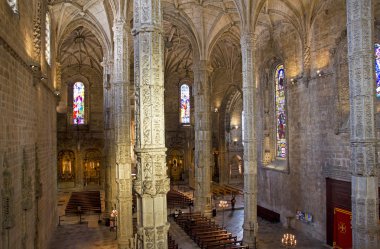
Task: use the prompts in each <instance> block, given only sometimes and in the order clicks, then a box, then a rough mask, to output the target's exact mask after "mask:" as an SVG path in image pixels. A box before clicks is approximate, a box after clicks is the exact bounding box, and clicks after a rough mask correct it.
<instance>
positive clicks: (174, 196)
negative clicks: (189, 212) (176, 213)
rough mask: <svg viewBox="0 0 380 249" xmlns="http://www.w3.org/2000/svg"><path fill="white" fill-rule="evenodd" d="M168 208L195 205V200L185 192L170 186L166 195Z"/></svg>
mask: <svg viewBox="0 0 380 249" xmlns="http://www.w3.org/2000/svg"><path fill="white" fill-rule="evenodd" d="M166 198H167V206H168V208H178V207H179V208H188V207H189V205H193V200H192V199H191V198H189V197H188V196H186V195H185V194H183V193H181V192H179V191H177V190H175V189H173V188H170V190H169V192H168V193H167V195H166Z"/></svg>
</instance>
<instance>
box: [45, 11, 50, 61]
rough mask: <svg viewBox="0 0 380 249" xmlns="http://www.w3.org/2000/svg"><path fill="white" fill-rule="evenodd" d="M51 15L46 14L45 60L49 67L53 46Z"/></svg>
mask: <svg viewBox="0 0 380 249" xmlns="http://www.w3.org/2000/svg"><path fill="white" fill-rule="evenodd" d="M50 26H51V22H50V15H49V13H46V27H45V59H46V62H47V63H48V65H49V66H50V63H51V44H50V34H51V31H50Z"/></svg>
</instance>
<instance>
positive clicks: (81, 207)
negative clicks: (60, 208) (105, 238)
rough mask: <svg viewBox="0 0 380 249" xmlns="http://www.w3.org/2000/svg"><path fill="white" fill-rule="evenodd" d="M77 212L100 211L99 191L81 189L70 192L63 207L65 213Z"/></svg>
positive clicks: (72, 213)
mask: <svg viewBox="0 0 380 249" xmlns="http://www.w3.org/2000/svg"><path fill="white" fill-rule="evenodd" d="M79 212H81V213H82V214H84V213H86V214H88V213H100V212H101V203H100V192H99V191H81V192H72V193H71V196H70V200H69V202H68V203H67V206H66V208H65V214H66V215H74V214H75V215H77V214H78V213H79Z"/></svg>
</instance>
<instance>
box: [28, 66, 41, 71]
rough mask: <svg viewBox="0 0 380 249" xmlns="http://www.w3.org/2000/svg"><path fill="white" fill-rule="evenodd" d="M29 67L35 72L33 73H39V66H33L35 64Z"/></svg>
mask: <svg viewBox="0 0 380 249" xmlns="http://www.w3.org/2000/svg"><path fill="white" fill-rule="evenodd" d="M29 66H30V68H31V69H32V70H33V72H36V71H38V70H39V68H40V67H39V66H38V65H33V64H31V65H29Z"/></svg>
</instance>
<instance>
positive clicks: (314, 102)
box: [256, 1, 350, 240]
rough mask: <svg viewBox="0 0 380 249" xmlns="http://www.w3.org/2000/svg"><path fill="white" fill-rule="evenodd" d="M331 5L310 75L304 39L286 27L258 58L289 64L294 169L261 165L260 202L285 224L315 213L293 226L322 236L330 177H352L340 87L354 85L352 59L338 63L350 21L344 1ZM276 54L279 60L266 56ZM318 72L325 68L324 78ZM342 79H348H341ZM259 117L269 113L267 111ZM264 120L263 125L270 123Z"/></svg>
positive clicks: (316, 34) (315, 36) (314, 42)
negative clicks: (351, 82)
mask: <svg viewBox="0 0 380 249" xmlns="http://www.w3.org/2000/svg"><path fill="white" fill-rule="evenodd" d="M327 9H328V10H327V11H325V12H324V13H322V14H320V15H319V16H318V18H317V19H316V20H315V23H314V24H313V26H312V29H311V37H312V38H311V58H312V60H311V70H310V77H307V76H305V72H304V71H303V69H302V60H303V59H302V53H300V52H302V51H300V50H299V49H298V48H299V47H300V46H301V45H302V43H301V42H298V41H299V38H298V37H297V35H296V34H295V33H294V30H292V29H291V28H289V27H286V25H284V26H283V27H282V29H281V30H277V32H278V33H280V34H281V35H280V36H279V37H277V38H275V39H274V42H273V43H274V45H265V43H259V44H262V45H261V46H260V47H258V51H260V53H259V57H258V58H257V59H256V61H257V62H258V65H260V67H259V68H260V69H267V70H269V71H270V70H274V64H275V63H283V64H284V66H285V71H286V77H287V110H288V134H289V136H288V139H287V142H288V149H289V150H288V151H289V157H288V165H287V166H288V168H287V169H286V170H276V169H268V168H267V167H266V166H265V165H263V164H262V163H260V164H259V173H258V204H259V205H261V206H264V207H266V208H269V209H271V210H273V211H275V212H278V213H280V214H281V221H282V222H283V223H284V225H285V224H286V222H287V221H286V217H287V216H291V217H295V213H296V211H297V210H301V211H305V212H308V213H311V214H312V215H313V219H314V220H313V222H312V223H311V224H306V223H302V222H300V221H298V220H296V221H294V220H293V221H292V222H291V225H292V226H293V227H295V228H297V229H300V230H303V231H305V232H306V233H309V234H310V235H312V236H313V237H316V238H318V239H321V240H325V237H326V231H325V230H326V208H325V205H324V203H326V180H325V179H326V177H331V178H334V179H343V180H349V179H350V177H349V176H350V175H349V171H350V168H349V166H350V165H349V155H350V153H349V151H350V150H349V134H348V133H347V128H348V127H346V129H344V126H345V125H346V124H345V123H344V122H343V121H342V119H344V118H346V119H347V117H348V116H347V115H348V114H347V113H346V114H345V115H341V114H340V110H342V109H344V108H345V107H344V106H343V107H342V104H343V105H347V104H348V103H347V102H345V103H342V102H344V101H341V102H340V103H338V101H337V98H338V95H339V93H338V92H339V89H338V87H337V86H338V85H339V84H340V85H344V84H347V85H348V81H345V80H344V79H346V78H347V77H346V78H344V77H342V76H343V75H348V71H346V70H347V67H344V66H342V64H343V65H344V63H346V62H344V59H341V60H340V62H339V63H334V62H335V61H337V59H336V57H337V56H340V54H338V53H341V52H342V53H347V51H346V50H344V49H341V48H340V47H339V46H344V43H346V42H347V41H346V39H345V38H344V37H343V38H341V36H342V35H343V36H344V31H345V22H342V21H341V20H345V19H346V18H345V8H344V3H343V1H337V2H335V1H334V3H330V6H328V7H327ZM326 27H329V28H328V29H327V28H326ZM275 33H276V32H275ZM280 37H281V39H279V38H280ZM341 39H343V41H342V42H340V40H341ZM276 41H277V42H276ZM294 41H295V42H294ZM273 48H275V49H273ZM335 51H336V52H335ZM271 57H273V58H275V59H274V60H268V59H266V58H271ZM342 61H343V62H342ZM260 62H265V63H260ZM273 63H274V64H273ZM337 67H339V68H340V70H339V68H337ZM317 70H320V71H321V76H319V74H318V73H317ZM337 74H338V75H337ZM259 75H261V76H262V74H259ZM268 75H271V74H270V73H269V74H268ZM291 78H293V80H294V81H293V82H291ZM347 79H348V78H347ZM265 80H266V79H264V78H263V77H261V79H260V87H259V92H260V93H263V91H264V87H263V84H262V83H263V82H264V81H265ZM268 80H269V81H268V82H269V83H271V82H272V83H271V84H274V79H272V78H271V77H269V79H268ZM339 80H340V81H342V82H341V83H338V82H337V81H339ZM347 94H348V91H344V89H343V90H342V89H340V95H341V96H343V98H344V99H347V100H348V96H346V95H347ZM259 96H260V94H259ZM261 100H262V99H259V100H258V101H259V102H260V101H261ZM270 101H273V100H270ZM261 108H262V107H261ZM272 108H273V105H272ZM261 112H263V110H262V109H261ZM259 116H261V117H263V113H261V115H259ZM260 122H261V126H263V122H264V121H263V120H261V121H260ZM259 133H261V132H259ZM258 137H260V138H261V139H259V140H258V141H259V142H260V143H259V145H258V149H259V155H261V156H262V155H263V153H262V149H263V143H262V142H263V140H262V138H263V134H259V135H258ZM272 142H273V141H272ZM259 160H260V159H259Z"/></svg>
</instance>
